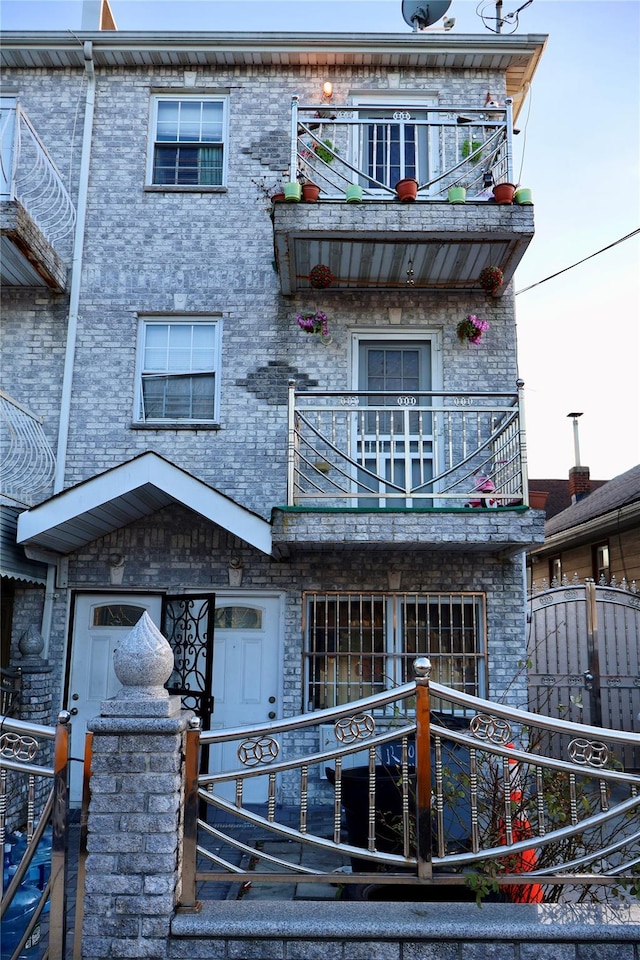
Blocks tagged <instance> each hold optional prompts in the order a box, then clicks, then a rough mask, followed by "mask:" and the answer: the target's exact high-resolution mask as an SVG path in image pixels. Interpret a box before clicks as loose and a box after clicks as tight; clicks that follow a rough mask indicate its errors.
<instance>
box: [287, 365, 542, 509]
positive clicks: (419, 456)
mask: <svg viewBox="0 0 640 960" xmlns="http://www.w3.org/2000/svg"><path fill="white" fill-rule="evenodd" d="M520 410H521V398H520V397H519V395H518V394H506V393H462V392H460V393H446V392H437V391H431V392H414V393H411V394H403V395H398V394H392V393H390V392H385V391H378V392H376V391H368V392H365V391H353V390H352V391H349V390H345V391H333V392H327V393H320V392H315V393H312V392H306V391H296V389H295V382H294V381H290V383H289V439H288V456H287V462H288V485H287V486H288V504H289V506H294V505H300V504H303V505H307V506H314V505H324V506H388V505H389V506H390V505H396V506H411V505H415V506H422V507H465V506H467V507H468V506H509V505H513V504H526V503H527V502H528V490H527V483H526V462H525V445H524V440H523V424H522V421H521V416H520Z"/></svg>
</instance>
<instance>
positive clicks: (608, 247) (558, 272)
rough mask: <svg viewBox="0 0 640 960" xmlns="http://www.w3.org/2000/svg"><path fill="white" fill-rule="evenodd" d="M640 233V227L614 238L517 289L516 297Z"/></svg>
mask: <svg viewBox="0 0 640 960" xmlns="http://www.w3.org/2000/svg"><path fill="white" fill-rule="evenodd" d="M638 233H640V227H638V228H637V229H636V230H632V231H631V233H628V234H627V235H626V237H620V239H619V240H614V241H613V243H610V244H609V245H608V246H606V247H602V249H601V250H596V252H595V253H590V254H589V256H588V257H583V258H582V260H578V261H577V262H576V263H572V264H571V266H569V267H563V269H562V270H558V271H557V273H552V274H551V276H549V277H545V278H544V280H538V281H537V282H536V283H532V284H530V286H528V287H523V289H522V290H516V293H515V295H516V297H517V296H518V295H519V294H520V293H526V292H527V290H533V288H534V287H539V286H540V284H541V283H546V282H547V280H553V278H554V277H559V276H560V274H561V273H566V272H567V270H573V268H574V267H579V266H580V264H581V263H586V262H587V260H592V259H593V257H597V256H598V254H599V253H604V252H605V250H611V248H612V247H617V245H618V244H619V243H624V241H625V240H630V239H631V237H635V236H636V234H638Z"/></svg>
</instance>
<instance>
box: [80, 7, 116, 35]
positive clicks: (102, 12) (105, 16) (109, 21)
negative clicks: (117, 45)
mask: <svg viewBox="0 0 640 960" xmlns="http://www.w3.org/2000/svg"><path fill="white" fill-rule="evenodd" d="M80 29H81V30H117V29H118V27H117V26H116V21H115V19H114V16H113V12H112V10H111V7H110V6H109V0H82V20H81V22H80Z"/></svg>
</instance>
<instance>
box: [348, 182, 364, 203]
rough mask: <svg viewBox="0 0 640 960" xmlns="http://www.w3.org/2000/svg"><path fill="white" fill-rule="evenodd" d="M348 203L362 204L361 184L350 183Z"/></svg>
mask: <svg viewBox="0 0 640 960" xmlns="http://www.w3.org/2000/svg"><path fill="white" fill-rule="evenodd" d="M346 198H347V203H362V187H361V186H360V184H359V183H350V184H349V186H348V187H347V192H346Z"/></svg>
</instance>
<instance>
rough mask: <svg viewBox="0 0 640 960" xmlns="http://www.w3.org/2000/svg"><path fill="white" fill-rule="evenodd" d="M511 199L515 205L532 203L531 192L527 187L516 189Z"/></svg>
mask: <svg viewBox="0 0 640 960" xmlns="http://www.w3.org/2000/svg"><path fill="white" fill-rule="evenodd" d="M513 199H514V200H515V202H516V203H520V204H522V205H523V206H524V205H529V204H531V203H533V200H532V198H531V190H529V188H528V187H518V189H517V190H516V193H515V196H514V198H513Z"/></svg>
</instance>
